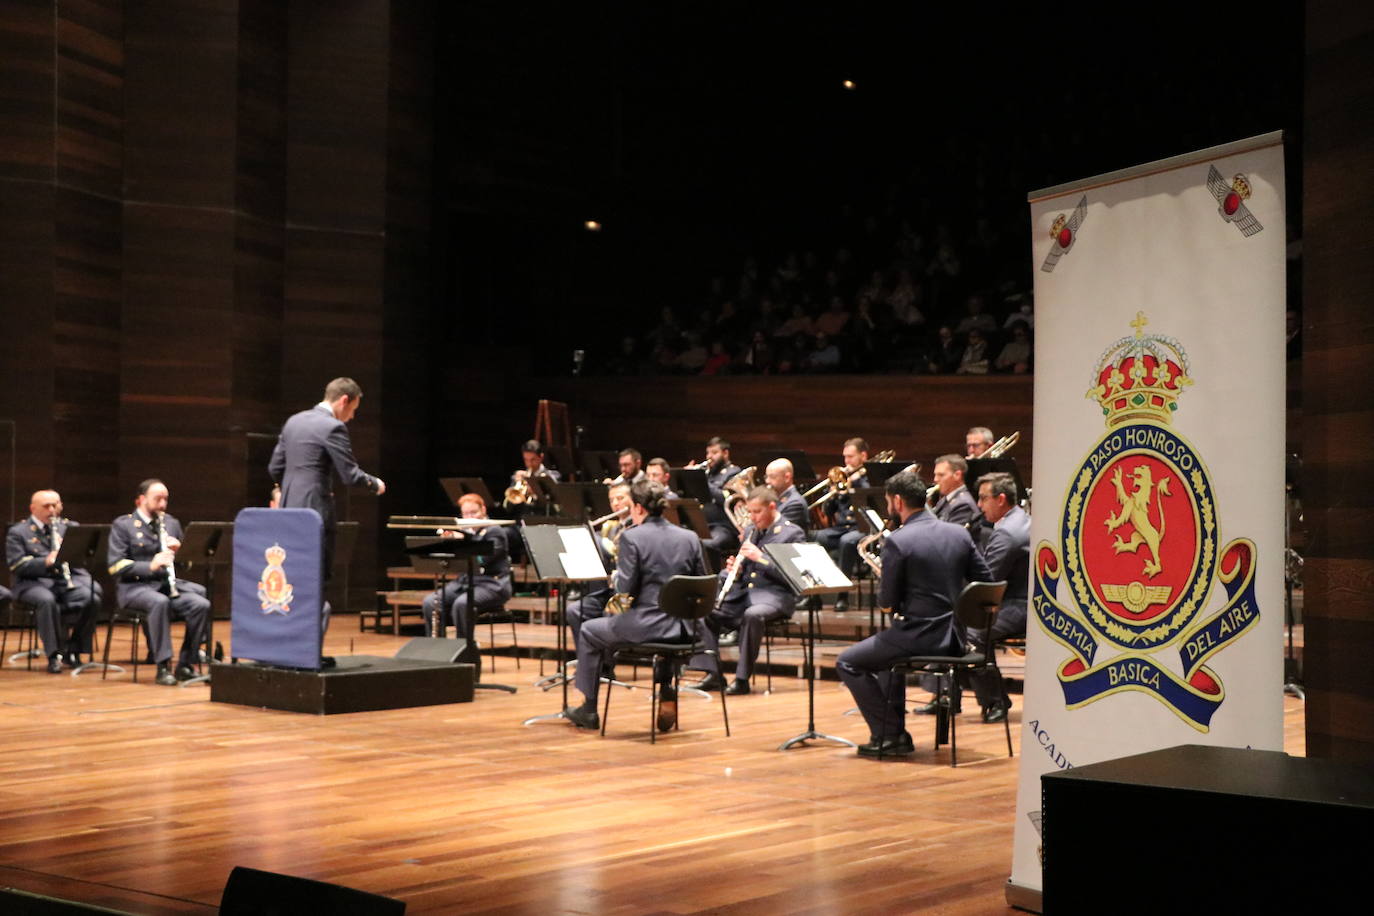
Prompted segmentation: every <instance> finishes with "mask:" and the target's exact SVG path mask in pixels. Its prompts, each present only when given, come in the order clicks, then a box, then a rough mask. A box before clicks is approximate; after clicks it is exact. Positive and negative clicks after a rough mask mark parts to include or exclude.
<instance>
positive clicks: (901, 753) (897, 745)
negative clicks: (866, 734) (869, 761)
mask: <svg viewBox="0 0 1374 916" xmlns="http://www.w3.org/2000/svg"><path fill="white" fill-rule="evenodd" d="M914 753H916V745H915V743H913V742H912V740H911V736H910V735H909V734H907V733H906V732H902V733H901V734H900V735H897V736H896V737H894V738H888V739H887V740H885V741H872V740H870V741H869V742H868V743H867V744H860V745H859V756H860V757H883V758H887V757H910V756H911V755H912V754H914Z"/></svg>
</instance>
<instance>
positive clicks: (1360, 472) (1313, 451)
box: [1302, 2, 1374, 762]
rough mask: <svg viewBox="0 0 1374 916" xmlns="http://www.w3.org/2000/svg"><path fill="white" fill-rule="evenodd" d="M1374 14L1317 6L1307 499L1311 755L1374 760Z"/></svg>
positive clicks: (1308, 157)
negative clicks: (1372, 461) (1370, 390)
mask: <svg viewBox="0 0 1374 916" xmlns="http://www.w3.org/2000/svg"><path fill="white" fill-rule="evenodd" d="M1370 60H1374V10H1371V9H1369V8H1368V7H1366V6H1358V5H1357V6H1350V5H1348V4H1338V3H1331V2H1315V3H1309V4H1308V6H1307V74H1306V87H1305V98H1304V119H1305V123H1304V136H1303V143H1304V146H1303V186H1304V199H1303V204H1302V206H1303V223H1304V225H1303V259H1304V264H1303V337H1304V343H1303V382H1302V389H1303V390H1302V404H1303V437H1302V455H1303V459H1304V473H1303V480H1302V498H1303V504H1304V516H1305V521H1306V525H1307V529H1308V541H1307V547H1306V550H1305V554H1306V566H1305V569H1304V575H1303V578H1304V583H1305V585H1306V589H1305V594H1304V597H1305V601H1304V607H1303V624H1304V649H1303V664H1304V672H1303V673H1304V677H1305V679H1306V684H1307V708H1306V713H1307V753H1308V756H1312V757H1332V758H1338V759H1346V760H1358V761H1364V762H1370V761H1374V665H1370V663H1369V653H1370V651H1371V649H1374V492H1371V489H1370V487H1369V486H1368V483H1367V479H1368V472H1367V469H1368V466H1369V458H1368V451H1367V449H1366V448H1364V447H1363V445H1364V443H1367V442H1368V441H1370V440H1369V438H1368V437H1369V436H1370V435H1372V434H1374V409H1371V407H1370V405H1369V403H1368V399H1367V398H1364V397H1362V396H1361V392H1360V387H1361V386H1359V385H1354V384H1351V380H1352V379H1355V378H1359V377H1361V374H1362V370H1363V367H1365V366H1367V365H1368V364H1369V359H1370V358H1371V356H1374V313H1371V311H1370V308H1369V303H1370V301H1371V300H1374V250H1372V249H1374V245H1372V244H1371V241H1370V240H1371V238H1374V215H1371V214H1374V185H1371V183H1370V182H1369V181H1368V180H1359V179H1358V178H1357V176H1365V177H1366V178H1367V176H1369V175H1371V174H1374V122H1371V119H1370V118H1369V112H1370V110H1371V109H1374V70H1372V69H1371V68H1370V66H1369V61H1370Z"/></svg>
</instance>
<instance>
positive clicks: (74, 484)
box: [50, 185, 124, 521]
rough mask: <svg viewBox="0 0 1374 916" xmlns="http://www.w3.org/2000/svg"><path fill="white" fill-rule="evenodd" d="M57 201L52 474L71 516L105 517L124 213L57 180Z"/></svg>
mask: <svg viewBox="0 0 1374 916" xmlns="http://www.w3.org/2000/svg"><path fill="white" fill-rule="evenodd" d="M54 201H55V205H56V206H55V219H54V225H55V233H54V235H55V238H54V242H55V246H54V251H55V254H56V258H55V269H54V272H53V293H54V296H53V308H54V316H53V326H52V327H53V361H52V366H51V368H50V371H52V372H54V373H55V378H54V382H53V400H52V424H53V425H52V430H53V435H54V437H55V441H56V443H58V447H57V448H56V449H55V450H54V462H53V473H52V479H53V481H54V484H55V485H56V486H57V487H58V488H59V490H60V491H61V492H62V496H63V499H64V502H65V504H66V505H67V506H68V507H69V508H70V511H71V513H72V516H73V517H74V518H85V519H86V520H87V521H94V520H100V521H104V520H106V519H108V518H109V517H111V516H113V515H114V514H115V513H114V509H115V507H116V505H118V504H119V503H122V500H121V501H119V503H117V502H116V495H117V491H118V485H119V416H120V413H119V384H120V355H121V338H120V328H121V322H122V311H123V304H124V289H123V269H122V254H123V252H122V248H123V244H122V233H123V226H122V222H123V213H122V207H121V205H120V202H119V201H118V200H117V199H111V198H108V197H104V196H97V195H95V194H91V193H87V192H83V191H79V190H76V189H73V188H69V187H66V186H62V185H59V186H58V187H57V189H56V193H55V195H54ZM77 513H81V514H80V515H77Z"/></svg>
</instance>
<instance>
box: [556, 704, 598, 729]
mask: <svg viewBox="0 0 1374 916" xmlns="http://www.w3.org/2000/svg"><path fill="white" fill-rule="evenodd" d="M563 718H565V719H567V720H568V721H569V722H571V723H572V724H573V725H576V726H577V727H578V728H589V729H595V730H599V729H600V728H601V717H600V716H598V715H597V714H596V710H595V709H585V708H583V707H581V706H565V707H563Z"/></svg>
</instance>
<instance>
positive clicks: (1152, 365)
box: [1086, 312, 1193, 427]
mask: <svg viewBox="0 0 1374 916" xmlns="http://www.w3.org/2000/svg"><path fill="white" fill-rule="evenodd" d="M1148 323H1149V322H1148V319H1146V317H1145V313H1144V312H1136V313H1135V320H1134V321H1132V322H1131V327H1133V328H1135V334H1134V335H1133V336H1131V337H1122V338H1121V339H1120V340H1117V341H1116V342H1115V343H1113V344H1112V345H1111V346H1109V347H1108V348H1107V349H1106V350H1103V351H1102V356H1101V357H1100V358H1099V359H1098V360H1097V368H1096V369H1094V370H1093V378H1092V387H1091V388H1089V389H1088V392H1087V394H1086V397H1090V398H1095V399H1096V400H1097V402H1098V403H1099V404H1101V405H1102V414H1103V416H1105V417H1106V418H1107V426H1108V427H1112V426H1119V425H1121V424H1122V423H1126V422H1128V421H1131V420H1154V421H1157V422H1160V423H1169V422H1172V418H1173V413H1174V411H1175V410H1178V396H1179V395H1180V394H1182V393H1183V389H1184V388H1185V387H1187V386H1188V385H1191V384H1193V380H1192V378H1191V377H1190V376H1189V375H1188V354H1186V353H1184V352H1183V345H1182V344H1180V343H1179V342H1178V341H1177V340H1175V339H1174V338H1172V337H1163V336H1160V335H1158V334H1146V333H1145V325H1146V324H1148Z"/></svg>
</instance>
